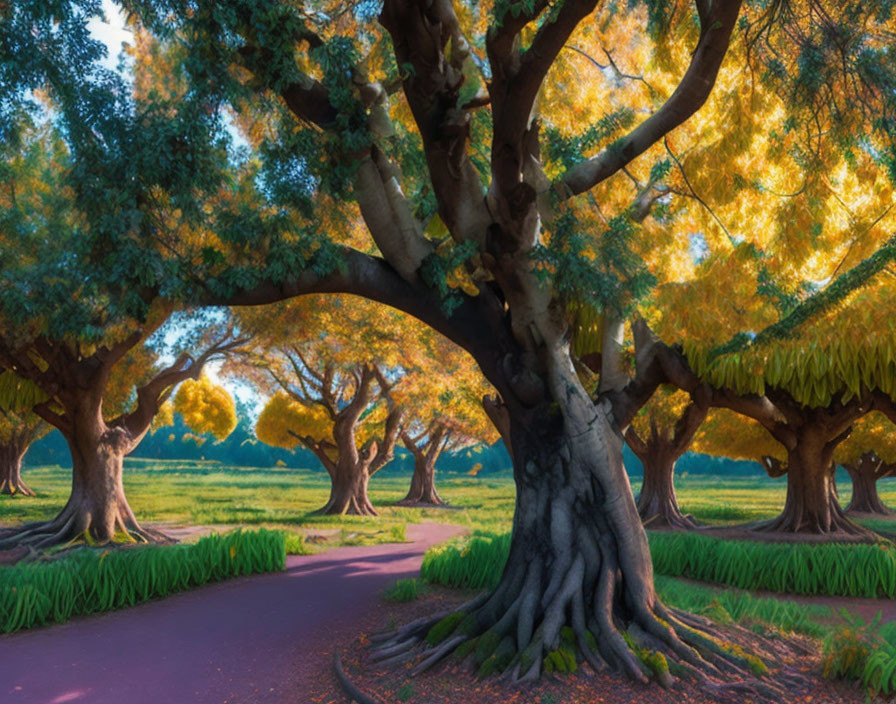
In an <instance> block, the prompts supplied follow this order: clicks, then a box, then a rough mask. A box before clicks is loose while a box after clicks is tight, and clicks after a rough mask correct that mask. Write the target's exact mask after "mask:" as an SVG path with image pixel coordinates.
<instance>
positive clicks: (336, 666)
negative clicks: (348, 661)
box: [333, 650, 382, 704]
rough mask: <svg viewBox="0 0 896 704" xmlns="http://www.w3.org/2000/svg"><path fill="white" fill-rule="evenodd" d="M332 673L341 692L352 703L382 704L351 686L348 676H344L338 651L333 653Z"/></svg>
mask: <svg viewBox="0 0 896 704" xmlns="http://www.w3.org/2000/svg"><path fill="white" fill-rule="evenodd" d="M333 673H334V674H335V675H336V680H337V681H338V682H339V686H340V687H342V691H343V692H345V694H346V696H348V697H349V698H350V699H351V700H352V701H353V702H357V703H358V704H382V703H381V702H380V701H379V700H377V699H374V698H373V697H371V696H369V695H367V694H364V692H362V691H361V690H360V689H358V688H357V687H356V686H355V685H354V684H352V681H351V680H350V679H349V678H348V675H346V674H345V669H344V668H343V667H342V658H341V657H340V656H339V651H338V650H336V651H333Z"/></svg>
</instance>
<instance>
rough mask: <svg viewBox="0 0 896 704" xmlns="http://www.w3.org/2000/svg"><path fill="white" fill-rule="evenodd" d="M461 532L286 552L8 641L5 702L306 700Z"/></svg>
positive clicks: (3, 655) (420, 531) (3, 660)
mask: <svg viewBox="0 0 896 704" xmlns="http://www.w3.org/2000/svg"><path fill="white" fill-rule="evenodd" d="M463 532H464V529H463V528H461V527H459V526H449V525H439V524H432V523H423V524H416V525H414V524H409V525H408V529H407V535H408V540H409V541H410V542H408V543H404V544H399V545H375V546H364V547H346V548H335V549H333V550H330V551H328V552H325V553H321V554H320V555H312V556H290V557H288V558H287V563H286V571H285V572H281V573H278V574H272V575H262V576H257V577H243V578H240V579H234V580H230V581H227V582H222V583H220V584H215V585H211V586H207V587H203V588H200V589H196V590H194V591H190V592H185V593H183V594H177V595H174V596H171V597H168V598H167V599H164V600H161V601H156V602H151V603H148V604H143V605H141V606H136V607H134V608H131V609H127V610H124V611H117V612H113V613H106V614H98V615H96V616H90V617H86V618H80V619H76V620H74V621H70V622H69V623H65V624H61V625H58V626H50V627H47V628H43V629H38V630H34V631H27V632H23V633H18V634H14V635H8V636H0V701H2V702H4V703H5V704H7V703H8V704H64V703H66V702H84V703H85V704H86V703H88V702H89V704H123V703H124V702H127V704H142V703H144V702H145V703H146V704H159V703H160V702H165V703H166V704H169V703H170V704H191V703H193V702H197V703H199V702H201V703H209V704H211V703H214V704H223V703H224V702H233V703H234V704H252V703H254V702H264V703H265V704H268V703H271V704H273V703H277V704H279V703H281V702H284V703H285V702H289V703H290V704H296V703H297V702H306V701H309V697H308V695H309V693H310V692H312V691H323V689H322V688H321V678H322V677H327V672H328V665H329V659H330V654H331V652H332V644H333V643H339V642H340V639H341V641H342V642H345V641H346V640H349V639H352V638H355V637H357V635H358V631H359V627H360V626H361V625H362V624H363V623H364V622H366V621H369V620H370V616H371V614H376V612H377V610H378V606H380V605H381V604H382V601H381V600H380V593H381V592H382V590H383V589H385V588H386V587H388V586H389V585H390V584H391V583H392V582H393V581H394V580H396V579H401V578H404V577H410V576H413V575H414V574H416V572H417V571H418V570H419V567H420V561H421V559H422V557H423V553H424V552H425V551H426V549H427V548H428V547H430V546H431V545H434V544H436V543H439V542H442V541H444V540H448V539H449V538H453V537H456V536H458V535H461V534H462V533H463ZM327 689H329V687H327ZM318 701H325V702H329V701H335V698H329V697H326V698H323V699H320V700H318Z"/></svg>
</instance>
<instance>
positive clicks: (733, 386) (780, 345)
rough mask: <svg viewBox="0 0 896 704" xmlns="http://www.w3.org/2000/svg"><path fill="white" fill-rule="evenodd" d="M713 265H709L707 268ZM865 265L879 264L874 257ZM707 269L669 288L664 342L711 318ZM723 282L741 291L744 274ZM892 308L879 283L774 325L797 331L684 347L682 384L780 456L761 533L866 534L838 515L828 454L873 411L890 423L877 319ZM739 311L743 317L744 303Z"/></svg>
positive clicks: (888, 366)
mask: <svg viewBox="0 0 896 704" xmlns="http://www.w3.org/2000/svg"><path fill="white" fill-rule="evenodd" d="M727 261H728V260H726V261H725V264H726V265H727ZM746 261H748V262H752V260H751V259H747V260H746ZM741 263H743V262H741ZM715 264H716V262H712V261H710V262H707V272H711V271H713V268H714V267H715ZM752 265H753V266H755V262H752ZM867 266H868V267H872V266H881V264H880V263H879V262H875V260H873V259H872V260H868V263H867ZM715 268H716V272H715V274H716V275H714V276H707V277H701V278H699V279H697V280H696V281H695V282H694V283H691V284H687V285H682V286H679V287H677V288H676V289H675V290H674V291H669V292H667V294H666V295H669V296H670V297H671V298H672V299H673V300H675V301H676V304H674V305H673V304H671V301H670V305H668V309H667V313H666V314H665V315H664V318H663V322H662V325H663V326H664V329H665V331H666V337H667V339H671V340H675V339H677V338H676V335H677V334H678V333H677V332H676V331H678V330H682V329H685V328H687V327H688V326H689V325H693V322H691V321H698V320H701V319H702V320H705V319H710V318H709V313H708V312H707V311H708V310H712V309H713V308H714V306H715V305H716V304H717V302H713V301H711V300H710V299H711V297H712V295H713V294H711V293H710V292H709V290H708V289H709V288H710V287H713V286H717V283H713V282H714V281H718V276H717V274H718V267H715ZM751 268H752V267H746V270H747V271H748V272H749V271H750V269H751ZM844 276H845V275H844ZM727 280H728V281H730V282H731V285H732V286H741V285H749V284H748V283H747V284H744V280H746V281H747V282H748V281H749V274H747V275H746V276H745V275H744V272H741V273H737V272H736V271H735V270H733V269H731V270H730V275H729V276H728V277H727ZM841 283H845V282H844V281H842V280H841ZM704 292H705V293H706V295H705V296H704V295H703V294H704ZM686 302H690V303H686ZM751 303H752V304H753V305H755V306H757V307H758V308H759V309H760V310H759V311H758V312H757V313H756V314H755V316H756V317H755V319H757V320H761V319H762V318H763V317H764V316H769V317H770V314H769V312H768V310H767V307H769V305H770V304H768V303H767V302H765V303H763V299H762V298H761V297H756V300H753V301H751ZM894 304H896V286H893V285H892V284H891V283H890V281H889V279H888V278H881V277H879V278H877V279H875V280H874V281H873V282H872V283H871V284H869V285H867V286H865V287H864V288H861V289H859V290H857V291H852V292H851V293H847V292H844V293H843V294H842V297H841V299H839V300H838V304H837V305H831V306H829V307H828V308H827V309H825V310H823V311H819V312H818V314H817V315H816V316H815V317H814V318H812V320H810V321H808V322H806V321H805V317H804V315H803V314H801V315H800V317H798V318H796V319H790V320H785V321H784V323H782V324H780V325H778V324H776V325H778V327H779V328H781V327H783V326H784V324H785V323H786V324H787V325H791V326H794V325H798V327H796V328H795V329H792V330H790V331H789V332H788V333H787V334H786V335H784V334H782V335H781V337H775V336H771V337H769V336H767V335H762V336H756V339H754V340H753V341H748V340H747V339H744V338H738V339H737V340H736V341H735V342H734V343H733V345H734V349H731V351H728V350H727V349H725V348H724V347H721V345H722V344H723V343H725V344H727V343H728V340H727V339H726V338H727V336H726V334H725V332H724V330H722V329H720V328H718V327H717V328H715V329H713V331H712V332H711V333H710V334H708V335H707V337H706V339H705V340H703V341H699V340H697V339H696V338H694V337H692V338H689V339H688V340H687V341H684V345H683V350H684V355H685V357H686V359H687V362H688V364H689V365H690V367H691V368H692V369H693V370H694V372H695V378H692V379H690V381H689V382H688V383H685V384H683V385H682V386H683V388H691V389H693V388H698V387H700V386H701V385H705V388H706V389H707V393H708V394H709V396H710V398H711V401H710V403H711V404H712V405H713V406H718V407H723V408H729V409H731V410H734V411H736V412H738V413H740V414H742V415H745V416H748V417H750V418H752V419H753V420H755V421H757V422H758V423H760V424H761V425H762V427H763V428H765V430H766V431H767V432H768V433H769V434H770V435H771V436H772V437H773V438H774V439H775V440H776V441H777V442H778V443H780V445H781V447H782V449H783V451H784V453H785V456H784V457H783V459H779V458H777V457H774V456H773V455H768V459H767V460H766V461H765V463H764V466H765V468H766V470H767V471H768V472H769V473H770V474H771V475H772V476H783V475H784V474H786V475H787V499H786V502H785V506H784V509H783V511H782V513H781V515H780V516H779V517H778V518H776V519H774V520H773V521H770V522H768V523H767V524H764V525H762V526H759V527H758V529H759V530H763V531H784V532H789V533H792V532H796V533H799V532H808V533H822V534H826V533H837V532H842V533H846V534H852V535H864V536H865V537H868V538H871V537H873V536H871V534H870V533H869V531H868V530H867V529H865V528H863V527H861V526H859V525H857V524H856V523H854V522H853V521H851V520H850V519H849V518H848V517H846V516H845V515H844V513H843V510H842V509H841V507H840V504H839V502H838V500H837V496H836V485H835V483H834V477H833V462H834V453H835V451H836V448H837V447H838V445H840V443H842V442H843V441H844V440H845V439H846V438H847V437H848V436H849V433H850V429H851V428H852V427H853V425H854V424H855V423H856V422H857V421H858V420H859V419H860V418H862V417H863V416H864V415H865V414H867V413H869V412H870V411H872V410H875V409H876V410H880V411H882V412H884V413H887V414H888V415H889V416H890V417H892V418H896V407H894V400H893V399H896V374H894V373H893V364H894V363H896V361H894V357H893V342H892V335H891V333H890V330H889V325H888V324H887V323H886V322H884V319H883V318H884V317H885V316H886V315H887V313H886V311H888V310H890V309H891V308H892V307H893V305H894ZM704 307H705V308H704ZM695 309H696V310H695ZM739 310H740V312H741V314H745V315H748V313H745V312H746V311H748V310H749V306H744V307H743V308H741V309H739ZM701 314H702V315H705V316H707V317H705V318H704V317H702V316H701ZM768 319H769V318H768V317H766V320H768ZM735 325H738V326H739V323H735ZM770 329H771V330H772V331H774V330H775V329H776V328H770ZM846 331H848V334H847V333H846ZM717 348H720V350H717ZM719 352H721V353H719ZM720 452H722V453H724V449H721V450H720Z"/></svg>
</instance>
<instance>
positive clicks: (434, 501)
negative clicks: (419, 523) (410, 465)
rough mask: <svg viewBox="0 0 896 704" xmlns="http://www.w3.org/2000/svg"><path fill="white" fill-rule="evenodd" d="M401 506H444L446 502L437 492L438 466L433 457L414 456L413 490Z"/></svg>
mask: <svg viewBox="0 0 896 704" xmlns="http://www.w3.org/2000/svg"><path fill="white" fill-rule="evenodd" d="M398 504H399V505H400V506H418V505H421V504H422V505H429V506H444V505H445V502H444V501H442V497H440V496H439V494H438V492H437V491H436V465H435V461H434V459H433V458H432V457H431V455H426V454H424V453H422V452H421V453H418V454H415V455H414V476H412V477H411V488H410V490H409V491H408V494H407V496H405V497H404V498H403V499H402V500H401V501H399V502H398Z"/></svg>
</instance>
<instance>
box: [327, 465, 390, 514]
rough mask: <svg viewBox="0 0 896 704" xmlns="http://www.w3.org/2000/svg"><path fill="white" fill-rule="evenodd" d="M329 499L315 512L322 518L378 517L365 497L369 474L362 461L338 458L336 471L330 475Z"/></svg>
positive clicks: (366, 496) (368, 499)
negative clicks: (344, 516) (343, 516)
mask: <svg viewBox="0 0 896 704" xmlns="http://www.w3.org/2000/svg"><path fill="white" fill-rule="evenodd" d="M331 479H332V481H331V483H330V499H329V501H327V503H326V504H325V505H324V506H323V507H322V508H320V509H318V510H317V511H315V513H316V514H319V515H323V516H342V515H348V516H377V515H379V514H378V513H377V511H376V509H375V508H374V507H373V504H372V503H370V498H369V497H368V495H367V486H368V484H369V483H370V473H369V472H368V469H367V464H366V463H365V462H364V461H363V460H359V461H357V462H351V461H345V460H343V458H342V457H340V461H339V462H338V463H337V465H336V471H335V472H334V473H333V474H332V475H331Z"/></svg>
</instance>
